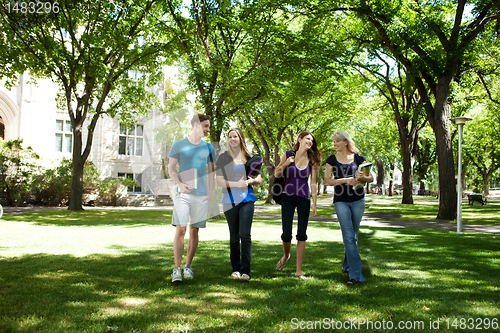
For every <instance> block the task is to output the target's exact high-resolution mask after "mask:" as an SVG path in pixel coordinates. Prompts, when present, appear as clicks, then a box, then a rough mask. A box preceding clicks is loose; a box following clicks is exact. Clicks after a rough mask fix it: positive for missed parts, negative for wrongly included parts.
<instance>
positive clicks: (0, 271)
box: [0, 228, 500, 333]
mask: <svg viewBox="0 0 500 333" xmlns="http://www.w3.org/2000/svg"><path fill="white" fill-rule="evenodd" d="M359 243H360V251H361V257H362V258H363V265H364V267H363V274H364V275H365V277H366V279H367V282H366V283H363V284H358V285H356V286H354V287H347V286H346V285H345V282H346V280H347V278H348V277H347V275H345V274H343V273H342V272H341V261H342V259H343V253H344V252H343V245H342V243H340V242H323V241H322V242H308V245H307V249H306V258H305V262H304V273H305V274H306V275H308V276H309V277H310V279H309V280H307V281H301V280H299V279H296V278H295V277H293V275H294V272H295V246H294V247H293V248H292V257H291V260H290V261H289V263H288V264H287V266H286V268H285V270H284V272H277V271H276V268H275V265H276V262H277V261H278V259H279V258H280V257H281V255H282V248H281V243H280V242H275V243H268V242H266V243H264V242H254V243H253V259H252V281H251V282H250V283H242V282H240V281H236V280H233V279H231V278H230V277H229V275H230V273H231V268H230V264H229V250H228V244H227V242H224V241H204V242H201V243H200V245H199V248H198V251H197V255H196V258H195V261H194V263H193V269H194V272H195V279H194V280H193V281H184V282H182V283H179V284H172V282H171V279H170V273H171V269H172V263H173V255H172V251H171V244H165V247H163V248H158V249H151V250H148V251H139V252H134V253H131V252H126V253H127V254H124V255H121V256H105V255H99V254H95V255H91V256H87V257H83V258H77V257H73V256H70V255H44V254H38V255H28V256H24V257H19V258H10V259H1V260H0V281H1V284H2V288H1V289H0V290H1V291H0V297H1V299H2V303H1V304H0V331H1V332H28V331H29V332H32V331H36V332H51V333H52V332H65V333H66V332H185V331H193V332H227V331H232V332H249V331H255V332H275V331H280V330H281V331H285V332H290V331H293V328H294V327H293V325H294V324H293V323H294V322H292V320H293V318H297V321H296V322H298V321H301V320H303V321H322V322H323V323H324V318H329V319H333V320H336V321H345V320H347V321H349V320H351V319H353V318H366V319H369V320H372V321H382V320H386V321H388V320H392V321H393V322H395V323H396V322H397V321H400V320H401V321H408V320H411V321H423V322H424V323H425V325H426V326H425V327H428V323H429V320H436V319H438V318H446V317H448V318H450V317H451V318H479V317H491V316H495V315H497V314H498V313H499V311H500V306H499V303H498V290H499V289H500V284H499V282H498V275H499V273H500V269H499V263H500V253H499V249H498V240H496V239H495V238H494V237H493V236H491V235H461V236H457V235H456V234H454V233H448V232H439V231H432V230H429V231H427V230H423V231H422V230H420V231H418V233H417V232H415V230H411V229H397V230H395V229H390V228H371V229H363V230H362V232H361V233H360V239H359ZM124 251H126V249H124ZM424 305H425V306H426V307H428V308H430V310H428V311H426V310H424V309H423V307H424ZM316 325H317V324H316ZM323 327H324V326H323ZM358 331H366V332H368V331H370V332H372V331H373V329H367V328H366V327H361V329H359V330H358ZM422 331H423V332H425V331H429V332H430V331H431V330H422Z"/></svg>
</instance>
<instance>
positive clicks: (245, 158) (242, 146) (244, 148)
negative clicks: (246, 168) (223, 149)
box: [227, 128, 252, 163]
mask: <svg viewBox="0 0 500 333" xmlns="http://www.w3.org/2000/svg"><path fill="white" fill-rule="evenodd" d="M233 131H234V132H236V134H237V135H238V137H239V138H240V150H241V152H242V154H241V158H242V160H243V162H244V163H246V161H248V159H249V158H250V157H252V154H250V152H249V151H248V148H247V143H246V141H245V136H244V135H243V132H242V131H241V129H239V128H231V129H230V130H229V131H227V152H228V153H229V155H231V157H232V158H233V159H234V158H235V157H236V155H237V153H236V152H234V151H233V149H232V148H231V145H230V144H229V133H231V132H233Z"/></svg>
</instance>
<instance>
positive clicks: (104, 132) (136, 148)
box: [0, 73, 167, 194]
mask: <svg viewBox="0 0 500 333" xmlns="http://www.w3.org/2000/svg"><path fill="white" fill-rule="evenodd" d="M29 77H30V75H29V73H24V74H21V75H19V80H18V82H17V84H16V85H14V86H13V87H12V88H11V89H7V88H6V87H5V85H4V81H0V137H2V138H3V139H4V140H12V139H17V138H20V139H22V140H23V144H24V145H25V146H31V147H32V148H33V149H34V150H35V152H37V153H38V154H39V155H40V156H41V157H42V163H43V165H44V166H46V167H49V166H51V165H54V164H55V163H56V162H57V161H58V160H60V159H62V158H63V157H67V158H71V156H72V146H73V134H72V130H71V121H70V119H69V115H68V112H67V111H65V110H59V109H58V108H57V107H56V96H57V92H58V86H57V85H56V84H54V83H53V82H52V81H51V80H49V79H38V80H37V83H36V84H34V83H32V82H30V80H29ZM136 120H137V122H136V124H135V125H134V126H133V127H132V128H126V127H125V126H124V125H123V124H121V123H120V121H119V119H117V118H110V117H107V116H104V117H101V118H100V119H99V121H98V122H97V126H96V128H95V132H94V138H93V144H92V150H91V152H90V155H89V158H88V160H90V161H92V162H93V163H94V164H95V165H96V166H97V167H98V168H99V169H100V170H101V175H102V177H103V178H105V177H121V176H126V177H130V178H133V179H135V180H137V181H138V183H139V184H140V185H139V186H137V187H133V188H129V189H128V192H129V194H144V193H152V192H154V191H152V189H153V188H155V187H156V188H158V181H159V180H161V179H162V178H163V175H162V162H164V160H163V161H162V159H165V147H162V144H160V143H158V142H157V140H155V134H154V133H155V131H154V129H155V128H157V127H159V126H161V125H162V124H164V123H165V122H166V121H167V116H166V115H165V114H164V113H163V112H161V111H160V110H158V109H156V108H153V109H152V110H151V112H150V113H149V114H148V115H147V116H139V117H137V119H136ZM85 140H86V133H84V141H85Z"/></svg>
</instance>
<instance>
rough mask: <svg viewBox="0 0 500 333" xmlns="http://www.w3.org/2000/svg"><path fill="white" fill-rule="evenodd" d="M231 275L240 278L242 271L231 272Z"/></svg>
mask: <svg viewBox="0 0 500 333" xmlns="http://www.w3.org/2000/svg"><path fill="white" fill-rule="evenodd" d="M231 277H232V278H235V279H239V278H240V272H232V273H231Z"/></svg>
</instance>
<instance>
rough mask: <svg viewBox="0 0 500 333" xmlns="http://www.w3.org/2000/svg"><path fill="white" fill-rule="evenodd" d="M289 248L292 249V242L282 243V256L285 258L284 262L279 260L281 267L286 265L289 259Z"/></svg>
mask: <svg viewBox="0 0 500 333" xmlns="http://www.w3.org/2000/svg"><path fill="white" fill-rule="evenodd" d="M291 247H292V242H283V252H284V255H283V256H284V257H285V260H283V258H282V259H281V263H282V264H283V265H284V264H286V262H287V261H288V259H289V258H290V248H291Z"/></svg>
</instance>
